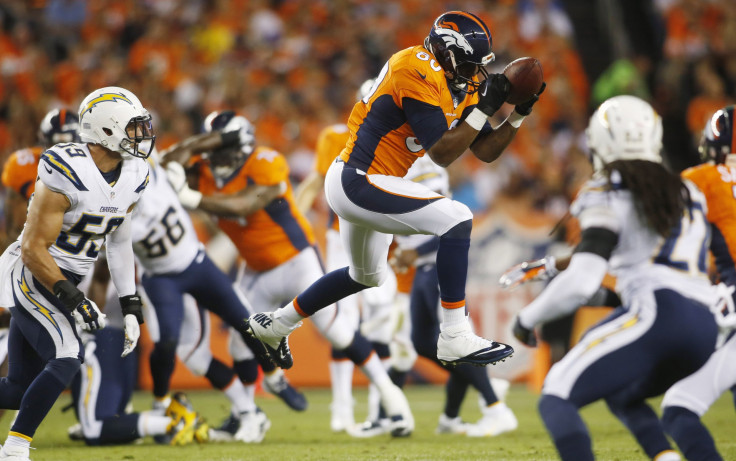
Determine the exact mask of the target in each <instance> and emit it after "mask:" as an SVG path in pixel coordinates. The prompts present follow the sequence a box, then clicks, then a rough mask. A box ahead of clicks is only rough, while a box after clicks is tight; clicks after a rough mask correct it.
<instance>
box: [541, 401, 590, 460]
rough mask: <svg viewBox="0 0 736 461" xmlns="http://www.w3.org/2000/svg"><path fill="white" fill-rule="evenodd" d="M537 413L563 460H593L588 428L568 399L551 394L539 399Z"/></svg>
mask: <svg viewBox="0 0 736 461" xmlns="http://www.w3.org/2000/svg"><path fill="white" fill-rule="evenodd" d="M538 408H539V414H540V416H541V417H542V421H544V425H545V426H547V432H549V435H550V436H551V437H552V441H553V442H554V443H555V446H556V447H557V452H558V453H559V454H560V458H562V460H563V461H593V460H594V459H595V458H594V456H593V447H592V444H591V441H590V435H589V434H588V429H587V428H586V427H585V423H584V422H583V420H582V418H581V417H580V414H579V413H578V409H577V407H576V406H575V404H573V403H572V402H570V401H569V400H563V399H561V398H559V397H555V396H553V395H546V394H545V395H542V398H540V399H539V404H538Z"/></svg>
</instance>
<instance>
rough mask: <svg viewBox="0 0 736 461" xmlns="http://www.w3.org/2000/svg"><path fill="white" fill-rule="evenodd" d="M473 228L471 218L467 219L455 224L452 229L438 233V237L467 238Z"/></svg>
mask: <svg viewBox="0 0 736 461" xmlns="http://www.w3.org/2000/svg"><path fill="white" fill-rule="evenodd" d="M472 230H473V220H472V219H468V220H467V221H463V222H461V223H460V224H457V225H455V227H453V228H452V229H450V230H448V231H447V232H445V233H444V234H442V235H440V238H448V239H469V238H470V232H471V231H472Z"/></svg>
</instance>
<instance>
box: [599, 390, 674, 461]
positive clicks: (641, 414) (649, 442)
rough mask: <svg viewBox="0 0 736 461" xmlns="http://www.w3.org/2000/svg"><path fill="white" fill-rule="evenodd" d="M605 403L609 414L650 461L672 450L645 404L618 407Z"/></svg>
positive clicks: (656, 419)
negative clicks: (619, 422)
mask: <svg viewBox="0 0 736 461" xmlns="http://www.w3.org/2000/svg"><path fill="white" fill-rule="evenodd" d="M606 403H607V404H608V408H609V409H610V410H611V412H612V413H613V414H614V415H616V417H617V418H618V419H619V420H621V422H622V423H624V425H625V426H626V427H627V428H628V429H629V431H631V433H632V434H633V435H634V437H635V438H636V441H637V442H639V445H641V447H642V448H643V449H644V452H645V453H646V454H647V456H649V457H650V458H651V459H654V458H655V457H656V456H657V455H658V454H660V453H662V452H663V451H667V450H672V446H671V445H670V442H669V441H668V440H667V436H666V435H665V434H664V428H663V427H662V423H661V422H660V420H659V417H658V416H657V414H656V413H655V412H654V410H652V408H651V407H650V406H649V405H647V404H646V402H643V401H642V402H634V403H631V404H628V405H618V404H616V403H615V402H611V401H608V400H607V401H606Z"/></svg>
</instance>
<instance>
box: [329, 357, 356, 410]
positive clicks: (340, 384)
mask: <svg viewBox="0 0 736 461" xmlns="http://www.w3.org/2000/svg"><path fill="white" fill-rule="evenodd" d="M354 369H355V365H354V364H353V362H351V361H350V360H332V361H330V382H331V384H332V401H333V402H340V404H341V405H344V404H350V405H352V402H353V370H354Z"/></svg>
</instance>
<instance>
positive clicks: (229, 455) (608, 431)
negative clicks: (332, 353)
mask: <svg viewBox="0 0 736 461" xmlns="http://www.w3.org/2000/svg"><path fill="white" fill-rule="evenodd" d="M306 393H307V397H308V399H309V403H310V407H309V409H308V410H307V411H306V412H303V413H296V412H293V411H290V410H289V409H288V408H286V407H285V406H284V405H283V404H282V403H281V402H280V401H278V400H276V399H275V398H273V397H271V396H267V395H262V396H258V397H257V400H258V404H259V405H260V406H261V408H263V410H264V411H265V412H266V413H267V414H268V415H269V417H270V419H271V422H272V427H271V430H270V431H269V432H268V434H267V435H266V439H265V440H264V441H263V443H261V444H258V445H248V444H243V443H227V444H208V445H190V446H186V447H169V446H162V445H156V444H155V443H154V442H153V441H152V440H150V439H147V440H145V441H144V442H143V443H139V444H132V445H127V446H116V447H102V448H100V447H86V446H85V445H84V444H83V443H81V442H72V441H70V440H69V439H68V438H67V435H66V429H67V427H68V426H70V425H71V424H73V423H74V422H75V421H74V415H73V413H72V412H71V411H69V412H66V413H62V412H61V411H60V408H61V407H62V406H64V405H66V404H67V403H68V402H69V400H70V397H69V396H68V395H64V396H62V398H61V399H60V400H59V402H58V403H57V407H56V408H54V410H52V412H51V414H50V415H49V417H48V418H46V420H45V421H44V423H43V424H42V425H41V427H40V429H39V431H38V432H37V433H36V437H35V439H34V441H33V444H32V445H33V446H34V447H35V448H36V449H37V450H32V451H31V458H32V459H33V460H34V461H44V460H48V461H50V460H53V461H66V460H75V461H87V460H95V461H103V460H110V461H113V460H115V461H117V460H143V461H168V460H195V461H231V460H245V459H247V460H269V461H275V460H300V461H303V460H476V459H486V460H489V459H490V460H497V461H501V460H535V461H540V460H553V459H557V454H556V451H555V450H554V447H553V446H552V444H551V442H550V440H549V437H548V436H547V433H546V431H545V429H544V427H543V425H542V423H541V421H540V419H539V417H538V415H537V412H536V403H537V398H538V397H537V396H536V395H534V394H532V393H530V392H528V391H527V390H526V388H525V387H524V386H521V385H519V386H513V387H512V389H511V392H510V393H509V396H508V398H507V402H508V404H509V406H510V407H511V408H512V409H513V410H514V412H515V413H516V415H517V418H518V419H519V429H517V430H516V431H515V432H511V433H508V434H503V435H501V436H499V437H495V438H484V439H472V438H467V437H465V436H461V435H442V436H439V435H435V433H434V429H435V426H436V424H437V418H438V417H439V414H440V412H441V409H442V406H443V401H444V394H443V389H442V388H441V387H437V386H410V387H409V388H408V396H409V401H410V402H411V405H412V410H413V411H414V417H415V418H416V422H417V424H416V426H417V427H416V431H415V432H414V434H413V435H412V436H411V437H409V438H406V439H391V438H390V437H389V436H383V437H377V438H374V439H353V438H351V437H349V436H348V435H345V434H333V433H331V432H330V429H329V416H330V415H329V402H330V393H329V391H328V390H323V389H310V390H307V391H306ZM189 396H190V399H191V400H192V402H193V404H194V406H195V408H196V409H197V410H198V411H200V412H201V413H202V414H203V415H204V416H205V417H206V418H207V419H208V420H209V421H210V422H213V423H219V422H220V421H221V420H222V419H223V418H224V416H225V415H226V414H227V412H228V411H229V408H228V405H227V403H226V401H225V398H224V396H222V395H221V394H218V393H216V392H213V391H199V392H192V393H190V394H189ZM355 397H356V399H357V401H358V404H357V406H356V419H358V420H361V419H362V418H363V417H364V416H365V401H366V390H365V389H356V390H355ZM476 402H477V398H476V395H475V394H474V393H472V392H469V393H468V396H467V397H466V400H465V405H464V406H463V410H462V413H461V414H462V416H463V418H464V419H466V420H469V421H475V420H477V419H478V418H479V417H480V412H479V410H478V406H477V403H476ZM652 404H653V405H655V408H658V404H659V401H658V400H655V401H653V402H652ZM149 405H150V395H149V394H145V393H137V394H136V395H135V398H134V406H135V407H136V408H139V409H145V408H148V406H149ZM583 418H584V419H585V421H586V423H587V424H588V427H589V428H590V430H591V432H592V435H593V443H594V449H595V451H596V454H597V458H598V459H600V460H621V461H623V460H644V459H646V457H645V456H644V454H643V452H642V451H641V450H640V449H639V447H638V445H637V444H636V442H635V441H634V439H633V438H632V437H631V436H630V435H629V433H628V432H627V431H626V430H625V429H624V428H623V426H622V425H621V424H620V423H619V422H618V421H617V420H616V419H615V418H613V417H612V416H611V415H610V414H609V413H608V410H607V408H606V406H605V405H604V404H602V403H597V404H595V405H591V406H590V407H588V408H586V409H585V410H584V411H583ZM9 420H10V418H9V417H8V416H7V415H6V417H4V418H3V420H2V422H1V423H0V424H2V427H1V428H0V429H2V430H7V426H8V424H9ZM705 421H706V424H707V425H708V427H709V428H710V429H711V431H712V433H713V436H714V437H715V439H716V443H717V444H718V447H719V449H720V451H721V454H722V455H723V456H724V458H725V459H736V437H734V423H735V422H736V413H735V412H734V407H733V404H732V400H731V395H730V394H728V395H725V396H723V397H722V398H721V399H720V400H719V401H718V402H717V403H716V405H714V406H713V408H712V409H711V410H710V411H709V412H708V414H707V415H706V416H705Z"/></svg>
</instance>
